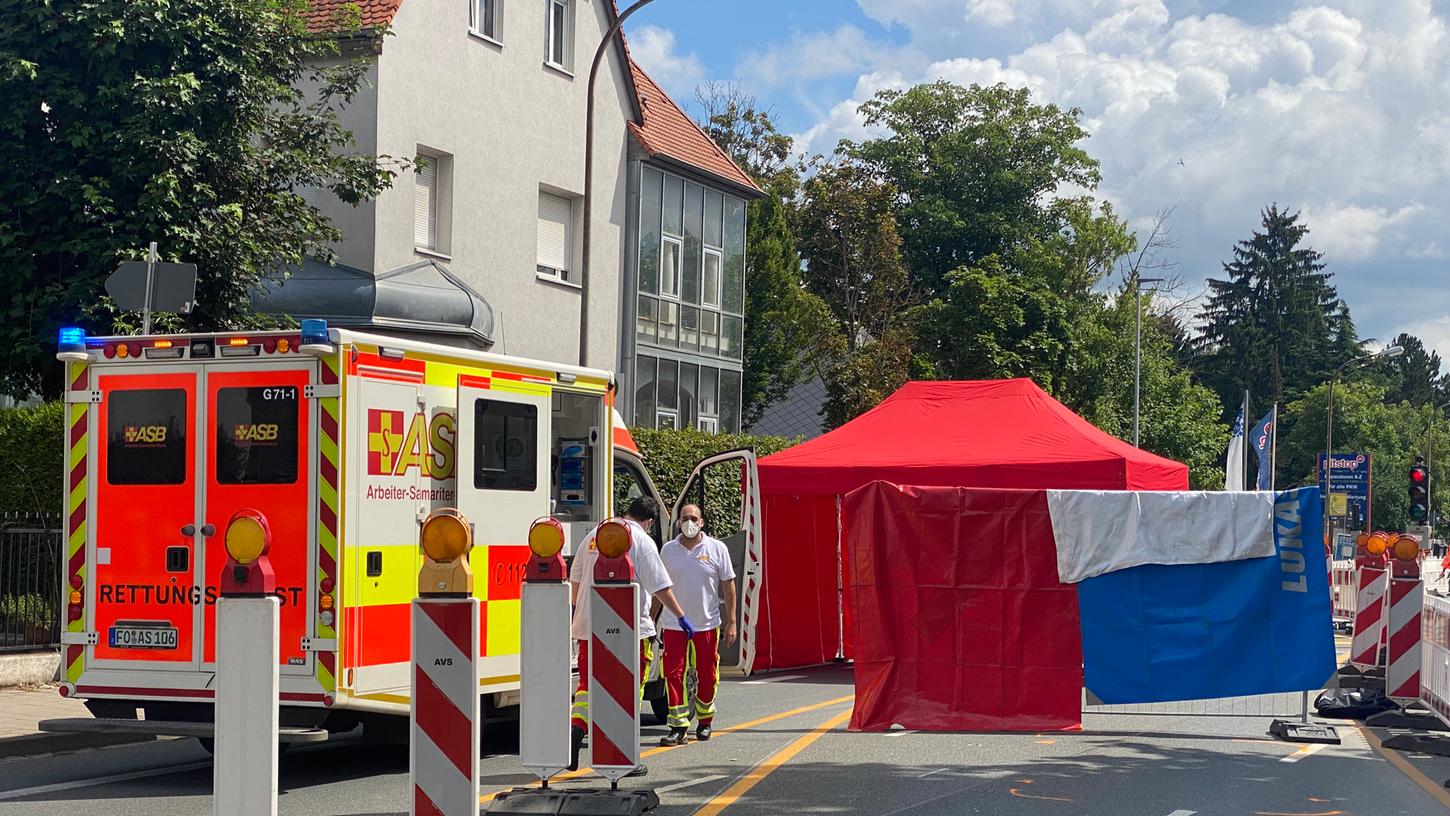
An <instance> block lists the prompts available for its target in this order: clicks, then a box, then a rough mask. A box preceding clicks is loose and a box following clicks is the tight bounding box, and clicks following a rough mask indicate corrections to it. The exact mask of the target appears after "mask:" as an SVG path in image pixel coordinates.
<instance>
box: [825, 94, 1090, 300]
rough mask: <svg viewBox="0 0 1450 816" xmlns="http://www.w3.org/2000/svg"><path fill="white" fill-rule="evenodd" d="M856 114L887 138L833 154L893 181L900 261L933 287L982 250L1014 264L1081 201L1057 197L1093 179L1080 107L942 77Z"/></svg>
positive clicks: (941, 286)
mask: <svg viewBox="0 0 1450 816" xmlns="http://www.w3.org/2000/svg"><path fill="white" fill-rule="evenodd" d="M861 113H862V114H863V115H864V117H865V120H866V124H867V125H868V126H870V127H873V128H879V129H881V130H884V131H885V135H883V136H880V137H877V138H872V139H867V140H865V141H862V142H843V143H842V145H841V150H842V151H843V152H844V153H845V154H846V155H848V156H850V157H852V158H855V159H857V160H859V161H861V162H862V163H864V164H865V165H866V166H868V167H870V168H871V169H873V170H875V171H876V172H877V173H878V174H879V175H880V176H881V177H882V178H883V179H884V180H886V181H889V182H890V184H891V185H892V188H893V189H894V191H895V193H896V199H895V202H894V203H895V214H896V217H897V222H898V224H899V226H900V230H901V236H902V240H903V246H904V252H905V256H906V260H907V263H908V265H909V266H910V268H911V269H912V271H913V273H914V274H915V275H916V276H917V277H918V279H919V281H920V283H921V285H922V286H923V287H924V288H925V289H926V290H927V291H928V292H930V293H933V294H941V293H943V292H945V290H946V289H948V288H949V287H950V285H951V282H950V280H949V278H948V276H949V274H950V273H951V272H953V271H955V270H957V269H961V268H964V267H965V268H971V267H973V266H977V265H979V264H982V263H983V262H984V261H985V260H986V259H987V258H988V257H991V256H997V257H998V258H999V259H1000V261H999V263H1001V264H1002V265H1003V266H1004V268H1009V269H1010V268H1014V267H1015V261H1016V257H1017V253H1018V251H1019V250H1023V249H1025V248H1031V247H1033V246H1034V245H1035V246H1039V247H1040V246H1041V244H1042V243H1043V242H1047V241H1049V240H1050V239H1051V238H1052V237H1053V236H1056V235H1060V234H1063V233H1064V232H1067V231H1069V230H1070V227H1069V220H1070V216H1069V211H1070V210H1072V209H1073V208H1074V207H1078V206H1080V204H1074V203H1073V200H1071V199H1063V198H1059V197H1058V193H1059V192H1060V191H1061V190H1063V189H1064V188H1065V187H1068V188H1074V187H1075V188H1080V189H1086V190H1091V189H1093V188H1095V187H1096V186H1097V183H1098V180H1099V175H1098V164H1097V162H1096V161H1095V160H1094V159H1093V158H1092V157H1091V156H1089V155H1088V154H1087V152H1086V151H1085V150H1083V149H1082V148H1081V147H1079V146H1078V143H1079V142H1080V141H1082V140H1083V139H1085V138H1086V137H1087V135H1088V134H1087V131H1085V130H1084V129H1083V128H1082V126H1081V125H1080V124H1079V122H1078V117H1079V115H1080V112H1079V111H1078V110H1077V109H1075V108H1074V109H1070V110H1062V109H1061V108H1058V107H1057V106H1055V105H1038V104H1034V103H1033V102H1032V97H1031V94H1030V93H1029V92H1028V91H1027V90H1025V89H1017V88H1009V87H1007V86H1006V85H1000V84H999V85H994V86H991V87H982V86H979V85H972V86H971V87H962V86H960V85H956V84H953V83H951V82H947V81H944V80H943V81H937V82H933V83H928V84H923V85H918V86H916V87H914V88H911V89H909V90H906V91H897V90H889V91H882V92H880V93H878V94H877V95H876V97H875V98H873V99H872V100H870V101H868V102H866V103H865V104H864V105H862V106H861Z"/></svg>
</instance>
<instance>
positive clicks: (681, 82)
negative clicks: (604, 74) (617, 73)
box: [629, 26, 705, 103]
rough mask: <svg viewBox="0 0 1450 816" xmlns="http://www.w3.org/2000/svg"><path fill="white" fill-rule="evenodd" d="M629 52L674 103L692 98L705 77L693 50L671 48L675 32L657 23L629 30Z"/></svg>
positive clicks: (702, 67) (673, 44)
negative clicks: (687, 51)
mask: <svg viewBox="0 0 1450 816" xmlns="http://www.w3.org/2000/svg"><path fill="white" fill-rule="evenodd" d="M629 53H630V55H631V56H633V57H634V60H635V61H636V62H638V63H639V64H640V65H641V66H642V67H643V68H644V70H645V72H646V73H648V74H649V75H650V76H651V77H653V78H654V80H655V82H658V83H659V84H660V85H663V86H664V89H665V91H666V92H667V93H669V95H670V96H672V97H674V99H675V101H677V102H681V103H683V102H685V101H687V100H689V99H691V98H692V96H693V94H694V92H695V87H696V86H698V85H699V84H700V83H701V82H702V81H703V80H704V79H705V66H704V64H703V63H701V62H700V58H699V57H698V56H697V55H696V54H695V53H694V52H690V53H688V54H680V53H677V52H676V51H675V33H674V32H673V31H670V30H668V29H664V28H660V27H659V26H641V27H640V28H639V29H638V30H631V31H630V33H629Z"/></svg>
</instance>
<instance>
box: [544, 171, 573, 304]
mask: <svg viewBox="0 0 1450 816" xmlns="http://www.w3.org/2000/svg"><path fill="white" fill-rule="evenodd" d="M577 202H578V199H576V198H574V197H571V196H566V195H560V194H559V193H555V192H551V191H549V190H543V189H541V190H539V198H538V210H537V212H536V213H535V217H536V218H537V220H536V221H535V244H534V270H535V272H536V273H537V274H538V275H539V277H542V278H549V279H552V280H557V281H563V282H565V283H572V281H571V280H570V274H571V273H572V272H573V266H574V239H575V234H576V232H577V230H575V228H574V222H575V217H574V213H575V209H576V206H575V205H576V204H577ZM560 204H562V205H563V207H564V208H565V218H564V223H563V227H564V235H563V249H562V265H558V264H557V261H556V259H554V258H545V257H543V256H544V255H545V253H544V251H543V250H544V246H543V244H544V240H545V238H546V236H545V234H544V233H545V231H546V229H550V228H549V227H548V226H546V219H545V209H544V208H545V207H546V206H548V207H553V208H555V210H554V214H555V215H557V214H558V210H557V207H558V206H559V205H560ZM557 223H558V219H556V218H550V219H547V224H557ZM551 231H552V230H551Z"/></svg>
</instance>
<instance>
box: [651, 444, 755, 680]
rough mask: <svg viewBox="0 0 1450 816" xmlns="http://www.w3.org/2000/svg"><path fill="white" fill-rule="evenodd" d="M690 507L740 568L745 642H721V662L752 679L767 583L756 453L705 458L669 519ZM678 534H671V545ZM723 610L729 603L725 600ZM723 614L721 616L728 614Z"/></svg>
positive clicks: (739, 600)
mask: <svg viewBox="0 0 1450 816" xmlns="http://www.w3.org/2000/svg"><path fill="white" fill-rule="evenodd" d="M687 504H694V505H698V506H699V507H700V508H701V509H702V513H703V514H704V518H705V533H706V534H707V535H709V536H712V537H714V538H718V539H720V540H721V541H723V542H724V543H725V547H726V548H727V549H728V550H729V551H730V563H731V564H733V565H734V567H735V589H736V593H737V603H736V611H735V614H736V624H737V625H738V627H739V632H740V637H739V639H738V640H737V641H736V642H735V644H734V645H733V646H727V645H726V644H725V643H724V641H723V639H722V641H721V643H720V663H721V665H724V666H737V665H738V666H739V667H740V668H741V669H742V670H743V671H744V672H745V673H746V674H749V673H750V671H751V668H752V667H753V665H754V662H755V622H756V621H757V620H759V614H758V613H759V609H760V590H761V582H762V580H763V579H764V567H763V561H762V558H761V548H762V545H763V537H762V535H761V525H760V472H759V470H758V469H757V468H756V464H755V452H754V451H752V450H750V449H748V448H742V449H740V450H732V451H725V452H724V453H717V454H715V455H713V456H708V457H706V458H705V459H702V460H701V461H700V463H699V464H698V465H696V466H695V470H694V471H693V472H692V473H691V474H690V478H689V479H687V480H686V481H685V487H684V489H683V490H681V491H680V498H679V499H678V500H677V501H676V502H675V506H674V508H673V511H672V512H671V514H670V517H671V518H672V519H674V520H675V521H676V522H678V520H679V518H680V510H681V509H682V508H683V507H684V506H685V505H687ZM678 534H679V530H678V529H674V530H672V531H671V532H669V533H666V535H665V538H666V540H668V539H670V538H673V537H674V536H676V535H678ZM721 604H722V607H723V604H724V599H723V598H721ZM725 611H726V610H724V609H723V608H722V609H721V616H722V617H723V616H724V614H725Z"/></svg>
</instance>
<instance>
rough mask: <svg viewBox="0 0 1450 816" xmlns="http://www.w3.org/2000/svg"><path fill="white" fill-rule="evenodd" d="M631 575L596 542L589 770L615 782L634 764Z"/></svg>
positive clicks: (635, 596) (635, 647)
mask: <svg viewBox="0 0 1450 816" xmlns="http://www.w3.org/2000/svg"><path fill="white" fill-rule="evenodd" d="M606 523H607V522H606ZM603 537H604V534H603V533H600V535H599V536H598V537H597V539H598V538H603ZM597 539H596V540H597ZM633 577H634V565H633V564H631V563H630V561H629V556H628V555H627V554H624V555H621V556H619V557H617V558H611V557H608V556H607V555H605V552H604V546H603V545H602V544H601V545H600V546H599V557H598V558H597V559H596V560H595V562H594V584H593V586H592V587H591V588H590V597H589V630H590V631H589V746H590V749H589V750H590V764H591V765H593V766H594V770H595V771H597V772H599V774H600V775H601V776H604V777H605V778H607V779H609V781H610V782H612V783H616V784H617V783H618V782H619V780H620V779H622V778H624V776H625V775H626V774H628V773H629V772H630V771H632V770H634V768H635V766H637V765H639V633H638V627H639V587H638V586H637V585H636V584H634V583H632V580H631V579H633Z"/></svg>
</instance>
